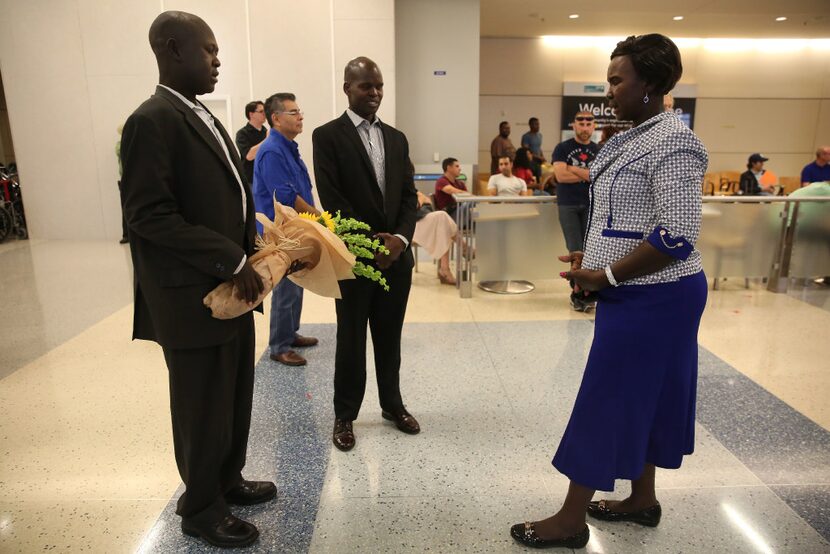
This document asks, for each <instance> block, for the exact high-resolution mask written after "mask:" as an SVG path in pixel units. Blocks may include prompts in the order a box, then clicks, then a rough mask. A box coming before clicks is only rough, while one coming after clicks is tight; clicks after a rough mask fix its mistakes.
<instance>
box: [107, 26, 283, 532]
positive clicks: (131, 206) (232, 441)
mask: <svg viewBox="0 0 830 554" xmlns="http://www.w3.org/2000/svg"><path fill="white" fill-rule="evenodd" d="M150 45H151V47H152V49H153V53H154V54H155V56H156V60H157V62H158V68H159V85H158V87H157V88H156V92H155V94H154V95H153V96H152V97H150V99H149V100H146V101H145V102H144V103H143V104H141V106H139V107H138V108H137V109H136V110H135V112H133V114H132V115H131V116H130V118H129V119H128V120H127V122H126V124H125V125H124V132H123V136H122V140H121V159H122V161H123V167H124V175H123V177H122V202H123V206H124V213H125V216H126V219H127V224H128V225H129V229H130V249H131V252H132V259H133V265H134V267H135V315H134V323H133V338H134V339H145V340H152V341H156V342H158V343H159V344H160V345H161V347H162V350H163V351H164V358H165V360H166V362H167V368H168V370H169V378H170V411H171V415H172V419H173V445H174V448H175V453H176V463H177V465H178V468H179V473H180V475H181V477H182V480H183V481H184V484H185V487H186V489H185V492H184V494H182V496H181V497H180V498H179V501H178V509H177V510H176V513H178V514H179V515H180V516H181V517H182V531H183V532H184V533H186V534H188V535H192V536H198V537H201V538H203V539H204V540H206V541H207V542H209V543H210V544H213V545H215V546H221V547H231V546H244V545H247V544H250V543H252V542H254V541H255V540H256V538H257V536H258V535H259V532H258V531H257V529H256V527H254V526H253V525H252V524H250V523H248V522H245V521H243V520H241V519H238V518H236V517H234V516H233V515H232V514H231V512H230V509H229V508H228V505H229V504H256V503H259V502H265V501H267V500H270V499H272V498H274V496H275V495H276V492H277V490H276V486H275V485H274V484H273V483H271V482H266V481H261V482H257V481H246V480H244V479H243V478H242V473H241V472H242V468H243V467H244V465H245V453H246V449H247V444H248V430H249V427H250V422H251V404H252V398H253V387H254V323H253V316H252V314H251V313H250V312H249V313H247V314H245V315H243V316H240V317H238V318H236V319H231V320H219V319H214V318H213V317H211V314H210V311H209V310H208V309H207V308H206V307H205V306H204V305H203V304H202V298H204V296H205V295H206V294H207V293H208V292H210V291H211V290H212V289H214V288H215V287H216V286H217V285H219V284H220V283H222V282H223V281H228V280H231V281H233V284H234V285H235V287H236V289H237V290H238V293H239V297H240V298H243V299H245V300H247V302H248V303H249V304H250V305H253V302H254V300H255V299H256V298H257V296H258V294H259V293H260V292H261V291H262V290H263V285H262V282H261V280H260V278H259V276H258V275H257V274H256V272H255V271H254V270H253V268H252V267H251V264H250V263H249V262H248V258H247V256H248V255H250V254H251V253H253V247H254V204H253V201H252V198H251V191H250V188H249V187H248V184H247V183H246V182H245V179H244V178H243V177H241V174H242V165H241V163H240V160H239V157H238V155H237V154H236V150H235V148H234V146H233V142H232V141H231V140H230V138H229V137H228V134H227V132H226V131H225V129H224V127H222V124H221V123H219V122H218V121H216V120H215V119H213V116H212V115H211V114H210V112H209V111H208V110H207V108H205V106H204V105H202V104H201V103H200V102H199V101H198V100H196V96H197V95H199V94H205V93H208V92H212V91H213V89H214V86H215V84H216V82H217V75H218V73H219V72H218V68H219V59H218V57H217V53H218V50H219V48H218V46H217V45H216V39H215V38H214V36H213V32H212V31H211V29H210V27H208V26H207V24H206V23H205V22H204V21H202V20H201V19H200V18H198V17H196V16H195V15H191V14H188V13H183V12H165V13H162V14H161V15H159V16H158V17H157V18H156V20H155V21H153V24H152V26H151V27H150Z"/></svg>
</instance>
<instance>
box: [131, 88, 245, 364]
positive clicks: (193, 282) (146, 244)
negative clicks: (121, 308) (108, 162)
mask: <svg viewBox="0 0 830 554" xmlns="http://www.w3.org/2000/svg"><path fill="white" fill-rule="evenodd" d="M216 126H217V128H218V129H219V132H220V134H221V135H222V137H223V139H224V142H225V144H226V146H227V147H228V151H229V152H230V155H231V160H232V162H233V163H234V164H235V166H236V169H237V171H238V172H239V175H240V176H242V175H243V173H242V165H241V163H240V160H239V157H238V155H237V153H236V149H235V148H234V146H233V142H232V141H231V140H230V138H229V137H228V134H227V132H226V131H225V129H224V128H223V127H222V125H221V124H220V123H219V121H216ZM121 159H122V160H123V166H124V174H123V176H122V178H121V183H122V189H121V195H122V203H123V206H124V215H125V217H126V219H127V224H128V226H129V230H130V250H131V252H132V259H133V265H134V267H135V277H136V279H135V315H134V321H133V338H137V339H147V340H154V341H156V342H158V343H159V344H161V345H162V346H163V347H165V348H201V347H206V346H212V345H216V344H221V343H223V342H226V341H228V340H230V339H232V338H233V337H234V336H235V333H236V332H237V331H236V329H238V328H239V326H238V325H234V323H233V322H231V321H223V320H219V319H214V318H213V317H211V315H210V311H209V310H208V309H207V308H206V307H204V305H203V304H202V298H204V296H205V295H206V294H207V293H208V292H210V291H211V290H212V289H213V288H215V287H216V286H217V285H219V284H220V283H222V282H223V281H226V280H228V279H230V278H231V277H232V276H233V272H234V271H235V270H236V268H237V266H238V265H239V263H240V262H241V261H242V257H243V255H245V254H248V255H250V254H252V253H253V245H254V234H255V228H254V204H253V200H252V197H251V191H250V187H248V184H247V183H246V182H245V178H244V177H242V184H243V186H244V187H245V189H246V195H247V219H246V220H243V216H242V193H241V191H240V188H239V183H238V182H237V180H236V177H234V174H233V171H232V170H231V166H230V164H229V163H228V160H227V157H226V156H225V153H224V152H223V151H222V147H221V146H220V145H219V143H218V141H217V140H216V137H215V136H214V135H213V133H212V132H211V131H210V130H209V129H208V128H207V126H206V125H205V123H204V122H203V121H202V120H201V119H200V118H199V116H198V115H197V114H196V113H195V112H194V111H193V110H192V109H191V108H189V107H188V106H186V105H185V104H184V103H183V102H182V101H181V100H180V99H179V98H177V97H176V96H175V95H173V94H172V93H170V91H168V90H166V89H164V88H163V87H157V88H156V93H155V94H154V95H153V96H151V97H150V99H148V100H146V101H145V102H144V103H143V104H141V106H139V107H138V109H136V110H135V112H133V114H132V115H131V116H130V117H129V119H127V122H126V123H125V124H124V131H123V134H122V138H121Z"/></svg>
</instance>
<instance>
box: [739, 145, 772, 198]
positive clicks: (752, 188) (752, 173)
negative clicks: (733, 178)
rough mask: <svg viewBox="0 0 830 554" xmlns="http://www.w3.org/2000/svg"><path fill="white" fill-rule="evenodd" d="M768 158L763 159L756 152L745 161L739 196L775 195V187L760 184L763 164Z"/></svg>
mask: <svg viewBox="0 0 830 554" xmlns="http://www.w3.org/2000/svg"><path fill="white" fill-rule="evenodd" d="M768 160H769V158H765V157H764V156H762V155H761V154H758V153H757V152H756V153H754V154H752V155H751V156H750V157H749V160H747V164H746V171H744V172H743V173H742V174H741V182H740V194H744V195H749V196H772V195H773V194H775V187H774V186H773V185H768V184H762V183H761V178H762V177H763V175H764V173H765V170H764V162H766V161H768Z"/></svg>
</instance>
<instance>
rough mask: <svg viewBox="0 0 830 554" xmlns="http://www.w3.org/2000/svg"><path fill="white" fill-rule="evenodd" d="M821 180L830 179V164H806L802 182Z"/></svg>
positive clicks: (802, 171)
mask: <svg viewBox="0 0 830 554" xmlns="http://www.w3.org/2000/svg"><path fill="white" fill-rule="evenodd" d="M819 181H830V164H824V165H823V166H821V165H818V164H817V163H816V162H813V163H809V164H807V165H806V166H804V169H802V170H801V182H802V183H816V182H819Z"/></svg>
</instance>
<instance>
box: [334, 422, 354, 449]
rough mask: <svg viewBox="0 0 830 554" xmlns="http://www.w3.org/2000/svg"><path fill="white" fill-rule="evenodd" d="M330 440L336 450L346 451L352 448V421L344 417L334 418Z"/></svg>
mask: <svg viewBox="0 0 830 554" xmlns="http://www.w3.org/2000/svg"><path fill="white" fill-rule="evenodd" d="M331 442H333V443H334V446H336V447H337V448H338V450H342V451H343V452H346V451H347V450H351V449H352V448H354V442H355V441H354V431H352V422H351V421H348V420H345V419H335V420H334V431H332V434H331Z"/></svg>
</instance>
